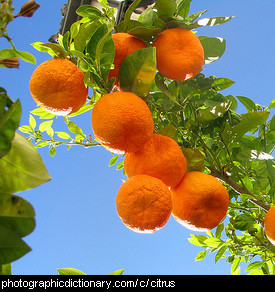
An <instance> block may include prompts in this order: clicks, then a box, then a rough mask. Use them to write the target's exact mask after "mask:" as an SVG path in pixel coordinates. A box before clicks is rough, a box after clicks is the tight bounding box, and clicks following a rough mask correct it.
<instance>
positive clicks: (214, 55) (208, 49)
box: [199, 36, 226, 64]
mask: <svg viewBox="0 0 275 292" xmlns="http://www.w3.org/2000/svg"><path fill="white" fill-rule="evenodd" d="M199 40H200V42H201V44H202V46H203V50H204V59H205V64H210V63H213V62H215V61H217V60H218V59H219V58H221V56H222V55H223V53H224V52H225V47H226V40H225V39H223V38H220V37H207V36H199Z"/></svg>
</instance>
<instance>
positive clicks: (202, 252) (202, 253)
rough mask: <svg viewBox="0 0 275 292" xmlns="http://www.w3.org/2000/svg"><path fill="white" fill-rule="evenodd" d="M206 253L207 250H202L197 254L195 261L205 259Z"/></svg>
mask: <svg viewBox="0 0 275 292" xmlns="http://www.w3.org/2000/svg"><path fill="white" fill-rule="evenodd" d="M206 254H207V252H206V250H202V251H200V252H199V253H198V254H197V256H196V257H195V261H201V260H203V259H204V258H205V256H206Z"/></svg>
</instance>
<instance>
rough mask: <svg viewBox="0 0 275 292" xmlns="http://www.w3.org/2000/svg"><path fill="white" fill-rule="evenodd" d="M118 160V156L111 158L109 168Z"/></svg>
mask: <svg viewBox="0 0 275 292" xmlns="http://www.w3.org/2000/svg"><path fill="white" fill-rule="evenodd" d="M118 158H119V155H116V156H113V157H112V158H111V159H110V162H109V167H111V166H113V165H115V164H116V162H117V160H118Z"/></svg>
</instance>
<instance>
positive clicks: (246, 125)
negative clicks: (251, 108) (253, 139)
mask: <svg viewBox="0 0 275 292" xmlns="http://www.w3.org/2000/svg"><path fill="white" fill-rule="evenodd" d="M268 117H269V112H267V111H258V112H249V113H245V114H241V115H240V118H241V120H240V122H239V123H237V124H236V125H234V126H233V127H232V126H231V125H230V124H229V123H228V122H227V123H226V126H225V128H224V130H223V133H222V137H223V139H224V141H225V143H226V144H228V143H232V142H233V141H235V142H237V141H239V140H240V139H241V138H242V136H243V135H244V134H246V133H247V132H251V131H255V130H256V129H257V128H258V127H259V126H260V125H263V124H264V123H265V122H266V120H267V119H268Z"/></svg>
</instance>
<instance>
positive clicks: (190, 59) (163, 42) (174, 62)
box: [153, 28, 204, 81]
mask: <svg viewBox="0 0 275 292" xmlns="http://www.w3.org/2000/svg"><path fill="white" fill-rule="evenodd" d="M153 46H154V47H156V57H157V68H158V71H159V72H160V73H161V74H162V75H163V76H165V77H167V78H169V79H173V80H177V81H184V80H187V79H191V78H193V77H194V76H196V75H197V74H198V73H199V72H200V71H201V69H202V66H203V65H204V50H203V47H202V45H201V42H200V40H199V38H198V37H197V36H196V35H195V34H194V33H192V32H191V31H190V30H188V29H184V28H170V29H166V30H164V31H162V32H161V33H160V34H159V35H158V36H157V38H156V39H155V41H154V42H153Z"/></svg>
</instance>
